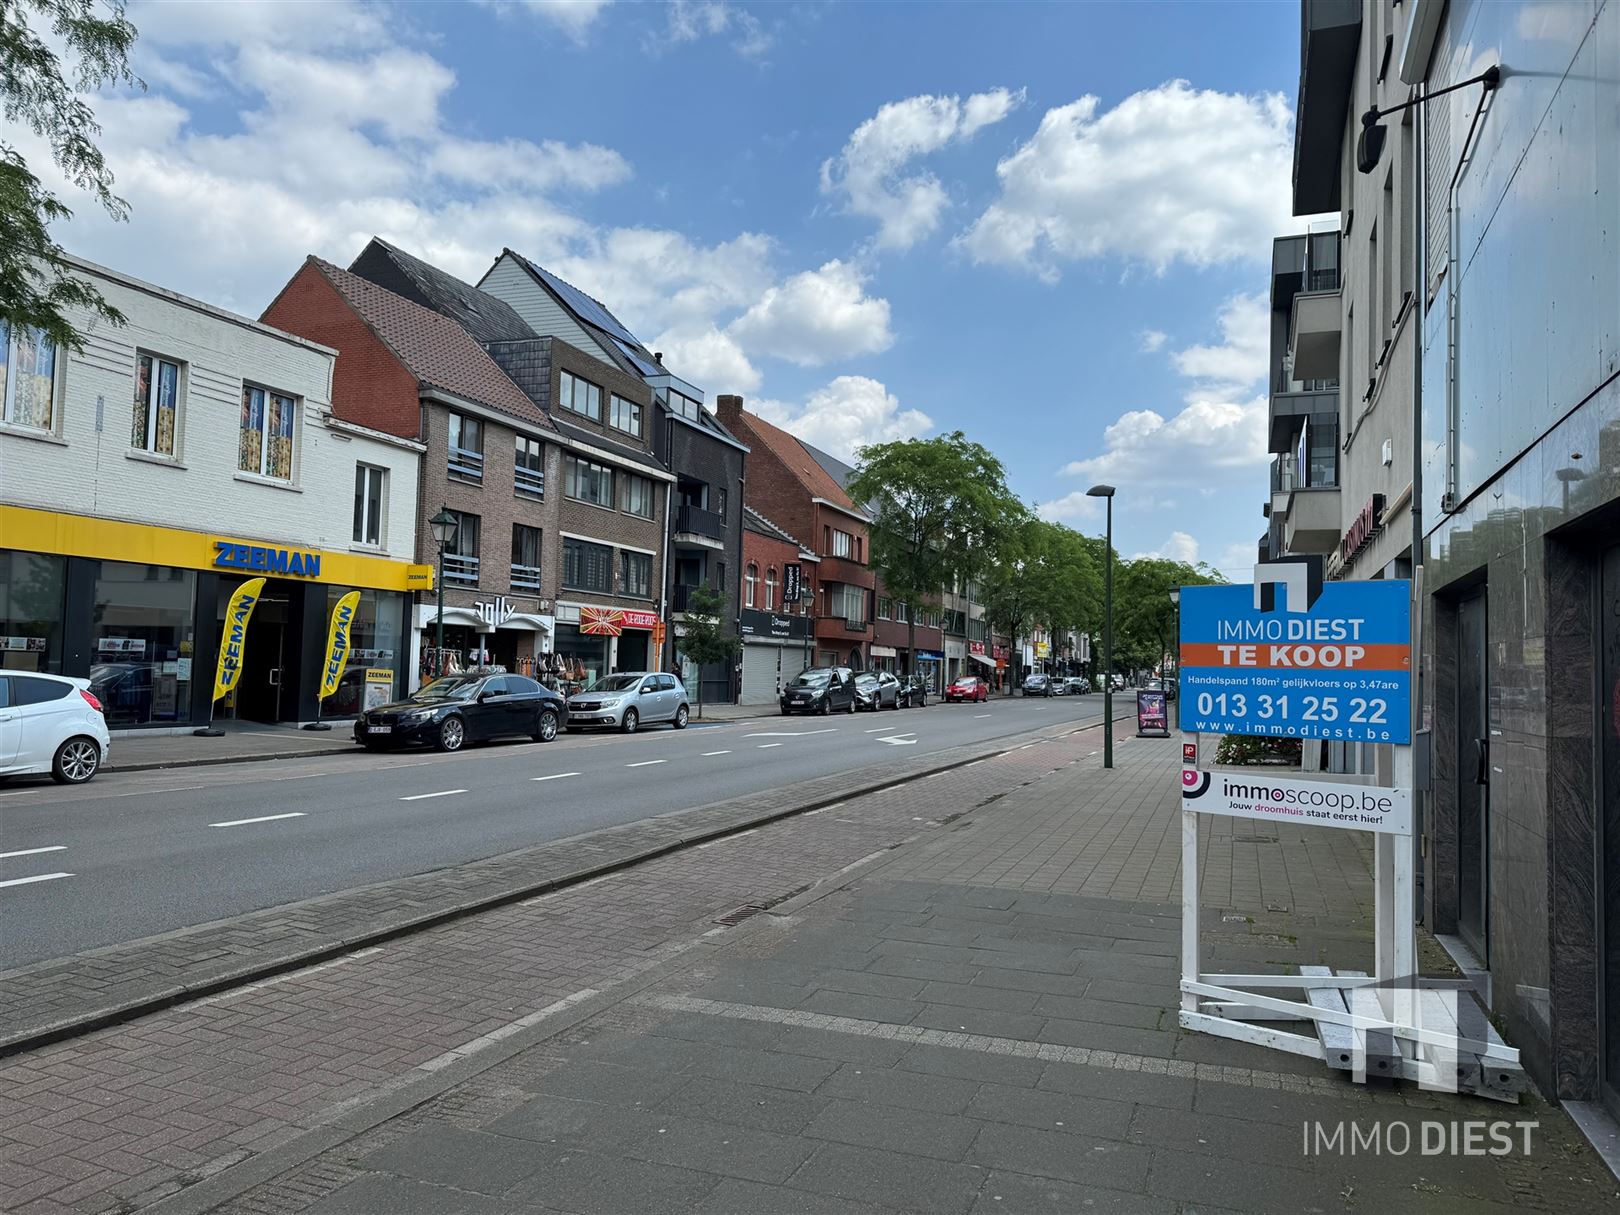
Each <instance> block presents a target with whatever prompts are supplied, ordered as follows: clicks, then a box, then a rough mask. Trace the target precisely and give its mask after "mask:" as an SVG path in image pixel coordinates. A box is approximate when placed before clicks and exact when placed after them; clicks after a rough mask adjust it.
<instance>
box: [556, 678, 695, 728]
mask: <svg viewBox="0 0 1620 1215" xmlns="http://www.w3.org/2000/svg"><path fill="white" fill-rule="evenodd" d="M690 712H691V710H690V709H689V708H688V707H687V703H686V689H685V688H683V687H681V684H680V681H679V680H678V679H676V678H675V676H673V675H668V674H663V673H660V672H657V671H626V672H621V673H620V674H617V675H604V676H602V678H600V679H598V680H597V681H596V682H595V683H593V684H592V685H591V686H590V687H588V688H586V689H584V690H583V691H580V692H575V693H574V694H573V695H572V696H570V697H569V698H568V728H569V729H570V730H572V729H573V728H574V727H575V726H617V727H618V728H619V729H620V730H623V731H624V732H625V733H626V734H634V733H635V732H636V730H637V729H639V728H640V727H641V726H644V725H652V724H653V723H654V722H660V721H667V722H668V723H669V724H670V725H672V726H674V727H675V728H676V729H677V730H684V729H686V719H687V717H688V715H689V714H690Z"/></svg>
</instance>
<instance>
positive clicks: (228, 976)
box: [0, 715, 1128, 1059]
mask: <svg viewBox="0 0 1620 1215" xmlns="http://www.w3.org/2000/svg"><path fill="white" fill-rule="evenodd" d="M1127 716H1128V715H1127ZM1120 720H1122V718H1121V717H1120V716H1116V717H1115V718H1114V721H1116V722H1118V721H1120ZM1102 725H1103V722H1102V720H1101V719H1100V718H1099V719H1098V720H1096V721H1093V722H1089V723H1086V724H1083V725H1076V724H1075V723H1073V722H1067V723H1064V724H1063V725H1062V726H1061V727H1047V728H1046V729H1045V730H1044V731H1042V732H1040V733H1039V734H1038V735H1037V737H1036V739H1035V741H1036V742H1044V741H1046V740H1048V739H1052V738H1062V737H1065V736H1067V735H1069V734H1077V733H1080V732H1082V731H1085V730H1094V729H1097V728H1099V727H1101V726H1102ZM1010 737H1011V738H1027V737H1028V734H1024V735H1012V736H1010ZM1027 745H1029V744H1027V743H1017V744H1006V745H1003V744H1001V743H1000V742H998V744H997V745H995V746H993V747H991V748H989V749H988V750H981V751H978V752H975V753H973V754H968V755H963V756H961V757H959V758H956V759H952V760H949V761H947V762H944V763H935V764H929V765H927V766H926V767H922V768H919V769H917V770H916V771H914V772H908V773H906V774H904V775H900V776H893V777H886V778H878V779H876V780H870V781H865V782H863V783H861V784H859V785H857V786H854V787H852V788H844V789H841V790H838V791H836V792H832V793H827V794H823V795H821V796H819V797H816V798H813V799H811V800H810V801H806V802H803V803H801V804H799V805H796V806H793V807H791V808H788V809H779V810H770V811H767V812H765V813H762V814H756V815H752V816H749V817H747V818H743V819H739V820H737V821H735V822H731V823H727V824H725V825H723V826H719V827H715V828H713V829H709V830H698V831H694V832H691V833H689V834H678V835H677V836H676V837H675V838H673V839H671V840H669V841H667V842H665V843H661V844H656V845H653V846H651V847H646V848H642V849H640V850H639V851H635V852H632V853H629V854H626V855H623V856H619V857H614V858H611V859H608V860H605V861H603V862H601V863H599V864H592V865H585V866H582V867H580V868H578V869H574V870H570V871H568V872H565V873H562V874H558V875H555V876H553V877H548V878H545V879H543V880H541V881H538V882H529V883H525V884H522V885H519V886H516V887H513V888H509V889H506V890H502V891H500V892H498V893H495V894H488V895H483V896H480V897H476V898H472V899H468V900H466V901H465V902H461V903H456V904H453V905H451V906H448V907H440V908H438V909H436V910H433V911H429V912H425V913H423V914H421V915H417V916H411V917H408V918H406V919H403V920H398V921H395V922H393V923H390V924H388V925H386V926H385V927H381V928H376V929H371V930H368V931H362V932H359V933H356V934H354V935H352V936H343V937H340V938H338V939H335V940H334V939H329V940H328V941H327V942H326V943H323V944H320V945H316V946H311V947H309V948H305V949H299V950H294V951H293V952H291V953H286V954H282V955H281V956H279V957H275V958H269V959H266V958H262V957H261V958H259V959H256V960H252V961H249V962H246V963H244V964H243V965H241V966H238V967H235V968H232V969H228V970H224V971H219V972H215V973H214V974H212V975H210V976H208V977H207V978H205V979H200V980H198V981H196V982H193V983H179V984H176V985H174V986H172V987H167V988H162V989H157V990H153V991H151V992H148V993H145V994H142V995H139V996H135V997H132V998H130V999H127V1000H124V1001H120V1002H117V1003H114V1004H111V1005H107V1006H104V1007H102V1008H99V1009H95V1010H93V1011H90V1012H87V1013H79V1014H74V1015H70V1016H66V1017H63V1018H61V1019H60V1020H57V1021H55V1022H52V1023H49V1024H46V1025H44V1026H40V1027H35V1028H30V1029H25V1030H23V1031H21V1032H17V1033H12V1034H8V1035H0V1059H3V1058H6V1057H8V1056H11V1055H16V1054H19V1053H21V1052H23V1051H27V1050H32V1049H34V1048H35V1047H39V1046H46V1045H49V1044H51V1043H53V1042H61V1041H64V1040H66V1039H69V1038H77V1037H81V1036H83V1035H85V1034H88V1033H94V1032H95V1031H96V1030H99V1029H106V1028H108V1027H110V1026H113V1025H120V1024H122V1023H124V1022H126V1021H131V1020H134V1019H135V1018H137V1017H141V1016H145V1015H146V1014H148V1013H153V1012H159V1011H161V1010H163V1009H165V1008H172V1007H174V1006H175V1005H177V1004H185V1003H188V1002H190V1001H193V1000H198V999H202V998H204V997H206V996H212V995H217V994H219V993H220V992H223V991H229V990H230V989H232V988H235V987H240V986H244V985H246V984H248V983H253V982H257V981H259V980H263V979H270V978H274V977H276V976H278V975H284V974H288V973H290V972H292V971H296V970H302V969H304V968H306V967H308V966H313V965H319V964H320V963H322V962H328V961H332V960H333V959H335V958H339V957H342V956H344V955H345V954H348V953H352V952H354V951H355V950H357V949H363V948H367V947H369V946H372V945H379V944H382V943H384V942H387V941H392V940H397V939H398V938H400V937H404V936H410V935H413V934H415V933H418V932H422V931H425V930H427V929H429V928H436V927H438V926H439V925H441V924H447V923H451V922H453V921H455V920H459V919H463V918H465V917H467V916H470V915H476V914H478V913H479V912H483V911H489V910H493V909H495V908H499V907H505V906H508V905H510V904H512V903H517V902H521V901H523V900H525V899H530V898H534V897H535V896H536V895H541V894H546V893H548V892H551V891H554V890H559V889H562V888H564V887H567V886H574V885H578V884H580V883H582V882H586V881H590V880H591V879H593V878H597V877H602V876H605V875H607V874H610V873H617V872H619V871H620V870H623V869H629V868H631V867H633V866H636V865H640V864H643V863H645V862H646V861H650V860H656V859H658V858H659V857H662V856H667V855H669V854H671V853H674V852H680V851H683V850H685V849H687V848H690V847H694V846H695V845H698V844H703V843H707V842H709V841H710V840H717V839H724V838H725V837H727V836H730V835H736V834H738V833H740V832H743V831H751V830H753V829H755V828H756V827H760V826H764V825H766V824H769V823H774V822H778V821H780V820H782V819H786V818H792V817H794V816H796V815H800V814H806V813H808V812H810V811H812V810H820V809H825V808H826V807H828V806H833V805H837V804H838V803H840V802H843V801H847V800H848V799H849V798H850V797H853V796H866V795H867V794H871V793H880V792H882V791H883V790H885V789H892V788H895V787H896V786H898V785H905V784H910V783H911V782H912V781H916V780H923V779H926V778H928V777H931V776H937V775H939V774H940V773H942V772H951V771H954V770H956V769H957V768H963V767H966V766H967V765H968V764H972V763H978V762H979V761H981V760H986V759H994V758H996V757H998V756H1001V755H1006V754H1009V753H1010V752H1012V751H1015V750H1018V749H1020V748H1021V747H1023V746H1027ZM696 808H697V807H694V809H696ZM676 813H680V812H679V811H677V812H676ZM586 834H587V835H590V834H594V833H589V832H588V833H586ZM553 842H561V841H553ZM546 846H547V845H544V844H542V845H538V847H540V848H544V847H546ZM520 851H524V850H520ZM492 859H493V858H492ZM361 889H364V887H361ZM296 905H297V904H289V905H288V906H296ZM73 956H74V955H71V954H70V955H67V958H57V959H52V960H50V961H49V962H46V963H43V965H59V964H61V963H62V962H64V961H67V960H69V959H71V958H72V957H73ZM24 969H32V967H27V968H24Z"/></svg>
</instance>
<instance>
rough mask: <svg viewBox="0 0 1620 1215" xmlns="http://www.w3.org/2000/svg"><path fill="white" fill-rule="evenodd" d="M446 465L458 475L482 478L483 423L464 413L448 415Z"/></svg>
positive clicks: (473, 479) (468, 477)
mask: <svg viewBox="0 0 1620 1215" xmlns="http://www.w3.org/2000/svg"><path fill="white" fill-rule="evenodd" d="M448 467H449V469H450V471H451V472H452V473H454V474H455V475H456V476H458V477H466V478H467V479H468V480H471V481H482V480H483V479H484V424H483V423H482V422H480V421H479V420H478V419H477V418H469V417H467V416H465V415H464V414H459V413H452V414H451V415H450V453H449V461H448Z"/></svg>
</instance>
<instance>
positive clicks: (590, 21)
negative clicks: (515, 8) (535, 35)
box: [520, 0, 612, 42]
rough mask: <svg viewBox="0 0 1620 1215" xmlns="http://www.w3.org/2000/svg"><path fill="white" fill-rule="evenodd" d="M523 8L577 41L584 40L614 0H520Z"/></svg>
mask: <svg viewBox="0 0 1620 1215" xmlns="http://www.w3.org/2000/svg"><path fill="white" fill-rule="evenodd" d="M520 3H521V4H522V6H523V8H524V9H526V10H527V11H528V12H531V13H533V14H534V15H535V16H537V17H540V18H542V19H543V20H545V21H547V22H549V23H550V24H552V25H554V26H556V27H557V28H558V29H559V30H561V31H562V32H563V33H564V34H567V35H568V37H570V38H572V39H573V40H574V41H575V42H584V41H585V39H586V37H587V36H588V35H589V34H590V31H591V26H593V25H595V24H596V19H597V18H598V17H600V16H601V15H602V10H603V9H605V8H606V7H607V6H608V5H609V4H611V3H612V0H520Z"/></svg>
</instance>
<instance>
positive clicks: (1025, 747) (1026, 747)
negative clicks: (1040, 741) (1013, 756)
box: [1014, 743, 1035, 751]
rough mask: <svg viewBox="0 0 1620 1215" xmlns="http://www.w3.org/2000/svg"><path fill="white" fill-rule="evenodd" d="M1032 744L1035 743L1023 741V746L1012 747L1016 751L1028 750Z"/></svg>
mask: <svg viewBox="0 0 1620 1215" xmlns="http://www.w3.org/2000/svg"><path fill="white" fill-rule="evenodd" d="M1034 745H1035V744H1034V743H1025V744H1024V745H1023V746H1021V747H1015V748H1014V750H1017V751H1028V750H1029V749H1030V748H1031V747H1033V746H1034Z"/></svg>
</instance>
